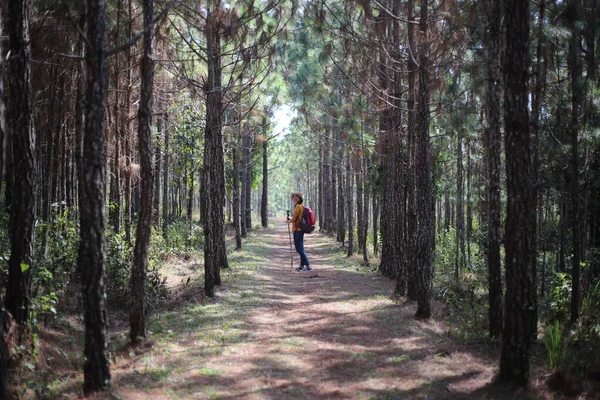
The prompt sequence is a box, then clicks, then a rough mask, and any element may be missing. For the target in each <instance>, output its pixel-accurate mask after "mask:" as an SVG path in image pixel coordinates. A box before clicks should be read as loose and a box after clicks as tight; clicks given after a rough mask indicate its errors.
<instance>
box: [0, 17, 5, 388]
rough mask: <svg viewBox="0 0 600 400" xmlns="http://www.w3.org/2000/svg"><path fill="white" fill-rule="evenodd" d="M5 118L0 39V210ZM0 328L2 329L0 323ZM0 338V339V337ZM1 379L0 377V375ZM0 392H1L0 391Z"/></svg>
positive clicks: (0, 202) (0, 31) (1, 209)
mask: <svg viewBox="0 0 600 400" xmlns="http://www.w3.org/2000/svg"><path fill="white" fill-rule="evenodd" d="M2 18H3V15H2V12H0V37H2V36H3V34H4V33H3V32H2ZM6 134H7V132H6V118H5V106H4V49H3V47H2V41H0V212H2V211H4V207H2V200H1V198H2V189H1V188H2V183H3V182H4V170H5V168H6ZM0 329H2V327H1V325H0ZM0 340H1V339H0ZM0 379H1V377H0ZM0 394H2V392H1V391H0Z"/></svg>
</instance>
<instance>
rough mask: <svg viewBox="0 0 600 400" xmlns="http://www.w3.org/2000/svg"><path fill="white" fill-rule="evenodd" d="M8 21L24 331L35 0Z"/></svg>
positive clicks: (16, 256)
mask: <svg viewBox="0 0 600 400" xmlns="http://www.w3.org/2000/svg"><path fill="white" fill-rule="evenodd" d="M7 21H8V25H7V28H8V29H7V30H8V38H9V52H10V54H11V56H10V58H9V59H8V69H7V75H8V80H9V82H8V83H9V95H8V99H9V100H10V101H9V107H8V113H7V117H8V120H9V126H8V134H9V135H10V145H11V149H10V151H11V162H12V165H11V168H10V170H11V174H12V176H11V177H9V178H8V192H10V199H11V204H10V237H11V248H10V258H9V260H8V280H7V284H6V297H5V306H6V310H7V311H8V312H9V313H10V314H11V315H12V317H13V318H14V320H15V322H16V323H17V324H19V326H20V333H22V332H23V328H25V325H26V323H27V320H28V317H29V301H30V293H29V291H30V288H31V270H32V269H31V264H32V262H33V249H34V242H35V227H34V224H35V219H36V218H35V215H36V203H35V199H36V188H35V179H36V178H35V168H36V165H35V141H34V135H33V101H32V94H31V47H30V39H29V2H28V1H24V0H10V1H9V2H8V18H7ZM20 339H21V335H20V334H19V340H20Z"/></svg>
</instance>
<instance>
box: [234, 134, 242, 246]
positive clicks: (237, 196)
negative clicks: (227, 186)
mask: <svg viewBox="0 0 600 400" xmlns="http://www.w3.org/2000/svg"><path fill="white" fill-rule="evenodd" d="M238 127H239V125H238ZM238 146H240V137H239V132H238V140H237V146H232V147H231V151H232V153H233V156H232V158H233V196H232V197H233V207H232V208H233V211H232V212H233V226H234V227H235V249H236V250H241V249H242V227H241V221H240V151H239V149H238Z"/></svg>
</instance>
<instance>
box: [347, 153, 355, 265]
mask: <svg viewBox="0 0 600 400" xmlns="http://www.w3.org/2000/svg"><path fill="white" fill-rule="evenodd" d="M351 156H352V155H351V152H350V148H348V152H347V154H346V210H347V212H348V215H347V219H348V257H350V256H351V255H352V254H354V185H353V184H352V183H353V182H354V177H353V176H352V168H351V162H350V157H351Z"/></svg>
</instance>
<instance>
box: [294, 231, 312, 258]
mask: <svg viewBox="0 0 600 400" xmlns="http://www.w3.org/2000/svg"><path fill="white" fill-rule="evenodd" d="M294 247H295V248H296V251H297V252H298V254H300V266H301V267H303V266H305V265H306V266H307V267H309V266H310V264H309V263H308V257H306V252H305V251H304V232H302V231H295V232H294Z"/></svg>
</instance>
